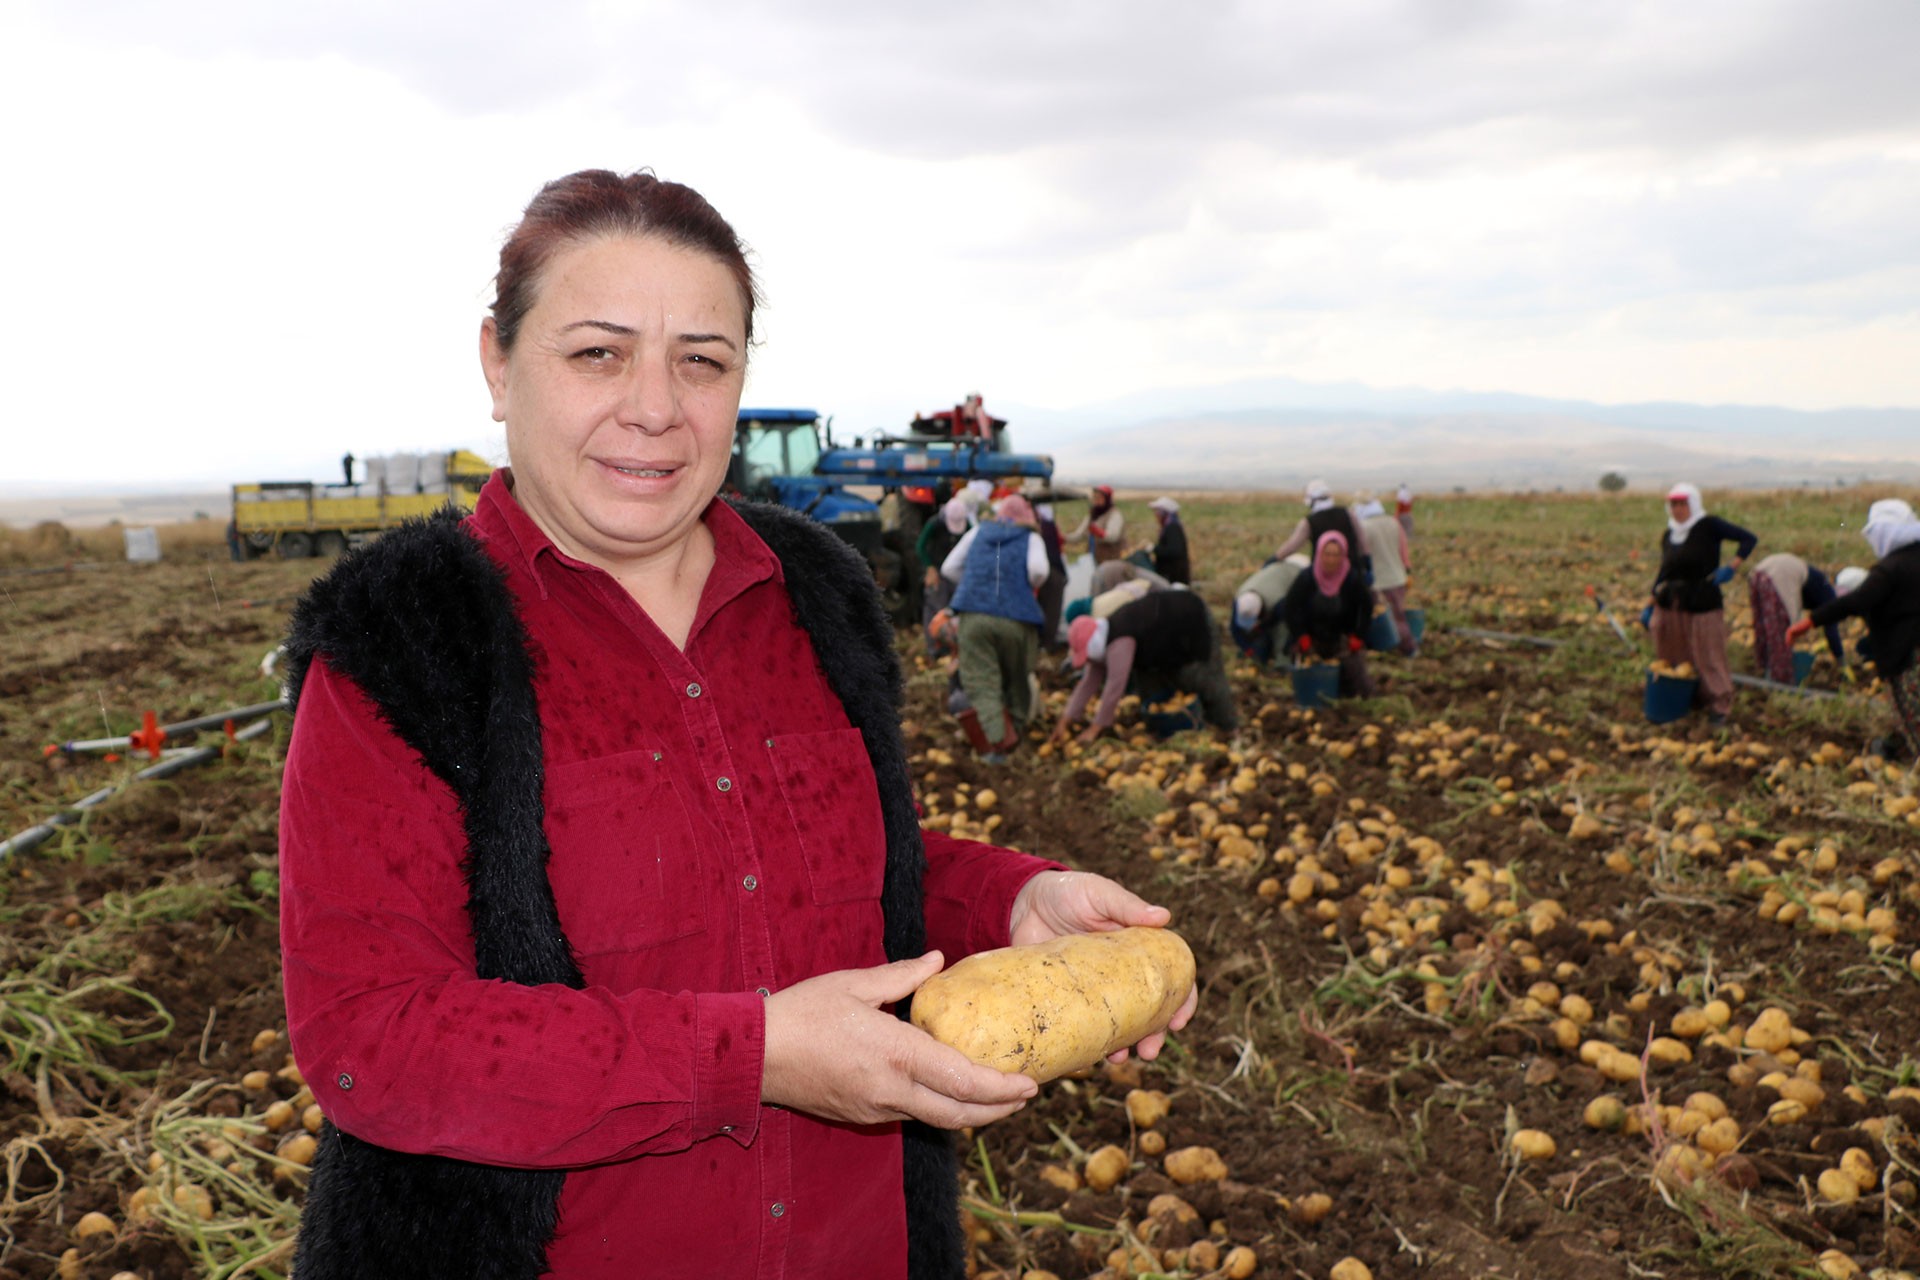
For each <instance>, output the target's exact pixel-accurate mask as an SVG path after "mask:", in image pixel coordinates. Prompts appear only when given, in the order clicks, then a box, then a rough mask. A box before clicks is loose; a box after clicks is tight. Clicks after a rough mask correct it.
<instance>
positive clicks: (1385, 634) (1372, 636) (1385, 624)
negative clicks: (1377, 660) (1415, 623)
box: [1367, 613, 1400, 651]
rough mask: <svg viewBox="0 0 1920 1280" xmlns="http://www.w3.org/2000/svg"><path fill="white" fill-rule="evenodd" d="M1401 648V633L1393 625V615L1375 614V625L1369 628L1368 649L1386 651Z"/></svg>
mask: <svg viewBox="0 0 1920 1280" xmlns="http://www.w3.org/2000/svg"><path fill="white" fill-rule="evenodd" d="M1399 647H1400V631H1399V629H1398V628H1397V627H1395V626H1394V625H1393V615H1392V614H1390V613H1376V614H1374V615H1373V624H1372V625H1371V626H1369V627H1368V628H1367V648H1369V649H1379V650H1382V651H1384V650H1387V649H1397V648H1399Z"/></svg>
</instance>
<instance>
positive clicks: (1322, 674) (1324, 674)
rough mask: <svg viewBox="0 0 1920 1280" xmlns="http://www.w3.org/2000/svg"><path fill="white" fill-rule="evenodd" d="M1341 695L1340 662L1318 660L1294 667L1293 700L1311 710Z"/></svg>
mask: <svg viewBox="0 0 1920 1280" xmlns="http://www.w3.org/2000/svg"><path fill="white" fill-rule="evenodd" d="M1339 696H1340V664H1339V663H1337V662H1316V663H1311V664H1308V665H1305V666H1295V667H1294V669H1293V700H1294V702H1295V703H1297V704H1299V705H1300V706H1302V707H1305V708H1306V709H1307V710H1309V711H1311V710H1313V709H1314V708H1315V707H1324V706H1326V705H1327V704H1328V703H1329V702H1332V701H1333V700H1334V699H1335V698H1337V697H1339Z"/></svg>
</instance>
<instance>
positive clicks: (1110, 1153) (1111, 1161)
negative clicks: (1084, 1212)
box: [1081, 1147, 1127, 1191]
mask: <svg viewBox="0 0 1920 1280" xmlns="http://www.w3.org/2000/svg"><path fill="white" fill-rule="evenodd" d="M1081 1176H1082V1177H1084V1178H1085V1179H1086V1180H1087V1188H1088V1189H1089V1190H1091V1191H1111V1190H1113V1188H1114V1186H1115V1184H1117V1183H1118V1182H1119V1181H1120V1179H1122V1178H1124V1177H1126V1176H1127V1153H1126V1152H1124V1151H1122V1150H1121V1149H1120V1148H1119V1147H1102V1148H1100V1149H1099V1150H1098V1151H1096V1152H1094V1153H1093V1154H1092V1155H1090V1156H1088V1157H1087V1164H1086V1168H1084V1169H1082V1170H1081Z"/></svg>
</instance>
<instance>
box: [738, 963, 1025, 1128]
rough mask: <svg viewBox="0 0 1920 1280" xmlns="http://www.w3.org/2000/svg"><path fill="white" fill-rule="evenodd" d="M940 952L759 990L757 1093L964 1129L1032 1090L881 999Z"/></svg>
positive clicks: (907, 986) (833, 1110)
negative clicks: (762, 1003)
mask: <svg viewBox="0 0 1920 1280" xmlns="http://www.w3.org/2000/svg"><path fill="white" fill-rule="evenodd" d="M944 963H945V962H944V960H943V959H942V957H941V955H940V953H939V952H938V951H929V952H928V953H927V954H926V955H923V956H921V957H920V958H919V959H917V960H901V961H897V962H896V963H893V964H884V965H880V966H879V967H877V968H873V969H841V970H838V971H836V972H833V973H823V974H821V975H819V976H818V977H814V978H808V979H807V980H806V981H805V982H797V983H795V984H794V985H793V986H791V987H788V988H787V989H786V990H785V991H780V992H776V993H775V994H773V995H771V996H768V997H767V1047H766V1060H765V1065H764V1066H763V1068H762V1074H761V1081H760V1100H761V1101H762V1102H769V1103H773V1104H774V1105H776V1106H782V1107H788V1108H791V1109H792V1110H794V1111H804V1112H806V1113H807V1114H808V1115H813V1116H819V1117H820V1118H822V1119H824V1120H841V1121H845V1122H846V1123H848V1124H886V1123H889V1122H892V1121H896V1120H907V1119H912V1120H923V1121H925V1122H926V1123H928V1124H930V1125H933V1126H935V1127H936V1128H940V1129H963V1128H966V1127H968V1126H970V1125H982V1124H987V1123H989V1122H991V1121H994V1120H999V1119H1002V1118H1004V1117H1006V1116H1009V1115H1012V1114H1013V1113H1014V1112H1016V1111H1018V1110H1019V1109H1020V1108H1021V1107H1022V1106H1024V1105H1025V1104H1026V1101H1027V1099H1029V1098H1031V1097H1033V1095H1034V1094H1035V1093H1037V1092H1039V1086H1038V1085H1036V1084H1035V1083H1034V1082H1033V1081H1032V1080H1030V1079H1029V1078H1027V1077H1026V1076H1022V1075H1010V1074H1008V1073H1006V1072H1003V1071H995V1070H994V1069H993V1068H992V1067H983V1066H980V1065H978V1064H977V1063H974V1062H972V1061H970V1060H969V1059H968V1058H967V1057H966V1055H964V1054H962V1053H961V1052H960V1051H959V1050H958V1049H952V1048H949V1047H947V1046H946V1045H944V1044H941V1043H940V1042H939V1041H938V1040H935V1039H934V1038H933V1037H932V1036H930V1035H928V1034H927V1033H926V1032H924V1031H922V1030H920V1028H918V1027H916V1026H914V1025H913V1024H912V1023H908V1022H902V1021H901V1020H900V1019H898V1018H896V1017H894V1016H893V1015H892V1014H891V1013H888V1012H885V1011H884V1010H882V1008H881V1006H882V1005H885V1004H891V1003H893V1002H895V1001H898V1000H904V999H905V998H906V997H907V996H909V995H911V994H913V992H914V991H916V990H917V989H919V986H920V984H921V983H923V982H925V981H926V980H927V979H928V978H931V977H932V976H933V975H934V974H936V973H938V972H940V970H941V967H942V966H943V964H944Z"/></svg>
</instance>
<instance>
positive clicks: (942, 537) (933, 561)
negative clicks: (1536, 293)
mask: <svg viewBox="0 0 1920 1280" xmlns="http://www.w3.org/2000/svg"><path fill="white" fill-rule="evenodd" d="M972 518H973V517H972V513H971V512H970V511H969V510H968V509H967V504H966V502H965V500H964V499H962V498H960V497H959V496H958V495H956V496H954V497H951V498H948V499H947V501H946V503H945V504H944V505H942V506H941V508H940V515H939V518H938V519H934V520H929V521H927V522H926V524H924V525H922V526H921V528H920V537H919V540H918V541H916V542H915V543H914V544H913V553H914V555H915V556H916V557H918V558H919V561H920V563H921V564H922V565H923V566H925V568H924V569H923V570H922V586H921V592H920V617H921V620H922V623H923V624H924V623H927V622H931V621H932V620H933V615H934V614H936V613H938V612H940V611H941V610H942V609H944V608H946V607H947V605H949V604H950V603H952V601H953V584H952V583H951V582H948V581H947V580H946V579H945V578H943V577H941V576H940V566H941V565H942V564H944V563H945V562H946V559H947V556H948V554H949V553H950V552H952V550H953V549H954V547H956V546H958V545H959V543H960V538H961V535H962V534H964V533H966V531H967V529H968V527H969V526H970V525H971V524H972Z"/></svg>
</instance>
